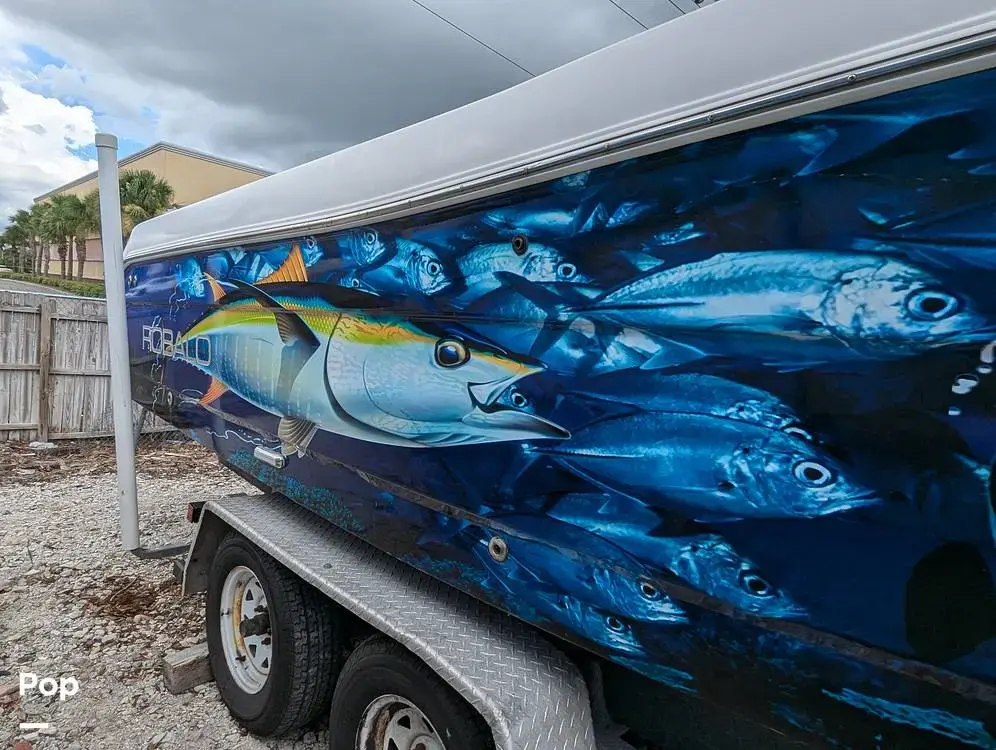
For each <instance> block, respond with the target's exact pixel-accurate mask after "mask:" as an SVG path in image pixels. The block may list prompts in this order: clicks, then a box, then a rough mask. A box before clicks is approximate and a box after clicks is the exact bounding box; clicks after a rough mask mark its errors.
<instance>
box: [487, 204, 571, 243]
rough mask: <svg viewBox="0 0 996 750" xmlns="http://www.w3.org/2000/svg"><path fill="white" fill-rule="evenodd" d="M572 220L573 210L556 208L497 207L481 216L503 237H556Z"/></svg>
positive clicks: (566, 228)
mask: <svg viewBox="0 0 996 750" xmlns="http://www.w3.org/2000/svg"><path fill="white" fill-rule="evenodd" d="M573 221H574V214H573V212H571V211H565V210H562V209H557V208H548V209H547V208H534V209H528V208H497V209H495V210H493V211H488V212H487V213H486V214H484V215H483V216H482V217H481V222H482V223H483V224H484V225H486V226H489V227H491V228H492V229H494V230H495V231H496V232H497V233H498V234H499V235H500V236H503V237H505V236H507V237H511V236H513V235H515V234H525V235H528V236H530V237H537V236H538V237H547V238H551V237H558V236H561V235H565V234H567V233H568V231H569V230H570V228H571V223H572V222H573Z"/></svg>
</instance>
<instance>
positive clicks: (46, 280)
mask: <svg viewBox="0 0 996 750" xmlns="http://www.w3.org/2000/svg"><path fill="white" fill-rule="evenodd" d="M0 279H13V280H14V281H27V282H30V283H32V284H40V285H41V286H50V287H52V288H54V289H61V290H63V291H64V292H68V293H69V294H76V295H79V296H80V297H96V298H99V299H103V298H104V296H105V293H104V283H103V282H102V281H93V280H87V281H77V280H75V279H63V278H60V277H58V276H37V275H35V274H33V273H14V272H4V273H0Z"/></svg>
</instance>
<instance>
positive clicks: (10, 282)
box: [0, 279, 73, 297]
mask: <svg viewBox="0 0 996 750" xmlns="http://www.w3.org/2000/svg"><path fill="white" fill-rule="evenodd" d="M0 291H3V292H30V293H33V294H47V295H49V296H54V297H71V296H73V295H71V294H66V293H65V292H63V291H61V290H59V289H55V288H53V287H50V286H42V285H41V284H32V283H30V282H28V281H15V280H14V279H0Z"/></svg>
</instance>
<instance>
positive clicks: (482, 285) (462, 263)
mask: <svg viewBox="0 0 996 750" xmlns="http://www.w3.org/2000/svg"><path fill="white" fill-rule="evenodd" d="M456 265H457V267H458V268H459V271H460V275H461V276H462V277H463V280H464V282H465V283H466V285H467V292H466V293H464V294H462V295H461V296H460V297H459V298H458V299H457V300H456V301H457V302H463V303H466V302H468V301H470V300H473V299H476V298H478V297H481V296H482V295H484V294H486V293H487V292H490V291H494V290H495V289H498V288H499V287H500V286H501V284H502V282H501V277H500V276H499V275H498V274H500V273H506V274H514V275H515V276H520V277H522V278H523V279H527V280H529V281H534V282H539V283H548V284H550V283H568V284H589V283H591V281H592V279H591V277H589V276H587V275H586V274H584V273H582V272H581V271H580V269H578V267H577V265H576V264H574V263H572V262H571V261H569V260H567V258H565V257H564V254H563V253H562V252H561V251H560V250H557V249H556V248H554V247H551V246H550V245H544V244H542V243H540V242H530V243H529V246H528V247H527V248H526V249H525V251H524V252H522V253H521V254H519V253H516V252H515V251H514V250H513V249H512V244H511V243H509V242H503V243H492V244H488V245H478V246H477V247H474V248H471V249H470V250H468V251H467V252H466V253H464V254H463V255H460V256H458V257H457V258H456Z"/></svg>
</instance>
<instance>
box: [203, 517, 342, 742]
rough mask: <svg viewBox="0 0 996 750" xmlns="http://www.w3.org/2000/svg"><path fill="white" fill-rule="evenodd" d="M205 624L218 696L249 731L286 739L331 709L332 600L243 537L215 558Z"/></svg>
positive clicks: (228, 542) (225, 544)
mask: <svg viewBox="0 0 996 750" xmlns="http://www.w3.org/2000/svg"><path fill="white" fill-rule="evenodd" d="M206 619H207V636H208V651H209V654H210V661H211V668H212V670H213V671H214V678H215V682H216V683H217V686H218V692H219V693H220V694H221V698H222V700H223V701H224V703H225V705H226V706H227V707H228V710H229V712H230V713H231V714H232V716H233V717H234V718H235V719H236V720H237V721H238V722H239V723H240V724H242V725H243V726H244V727H245V728H246V729H248V730H249V731H250V732H253V733H254V734H258V735H264V736H267V735H276V734H285V733H287V732H290V731H293V730H295V729H300V728H302V727H304V726H306V725H308V724H310V723H311V722H312V721H314V720H315V719H316V718H318V717H319V716H321V715H322V714H323V713H324V712H325V711H326V710H327V709H328V705H329V702H330V700H331V696H332V687H333V685H334V684H335V677H336V674H335V673H336V671H337V669H336V667H337V665H338V663H339V659H338V657H337V654H338V653H339V651H338V647H337V644H336V642H335V633H336V628H335V626H334V619H335V612H334V606H333V604H332V602H331V601H329V600H328V599H327V598H326V597H324V596H322V595H321V594H320V593H319V592H317V591H316V590H314V589H313V588H311V587H310V586H308V585H307V584H306V583H305V582H304V581H302V580H301V579H300V578H298V577H297V576H296V575H294V574H293V573H291V572H290V571H289V570H287V569H286V568H284V567H283V566H282V565H280V564H279V563H277V562H276V561H275V560H274V559H273V558H271V557H270V556H269V555H267V554H265V553H264V552H263V551H262V550H260V549H258V548H257V547H256V546H255V545H254V544H252V543H251V542H250V541H249V540H248V539H246V538H245V537H243V536H241V535H240V534H236V533H234V532H232V533H230V534H229V535H228V536H226V537H225V539H224V540H223V541H222V542H221V544H220V545H219V546H218V550H217V552H216V553H215V556H214V560H213V561H212V563H211V570H210V574H209V577H208V588H207V618H206Z"/></svg>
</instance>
